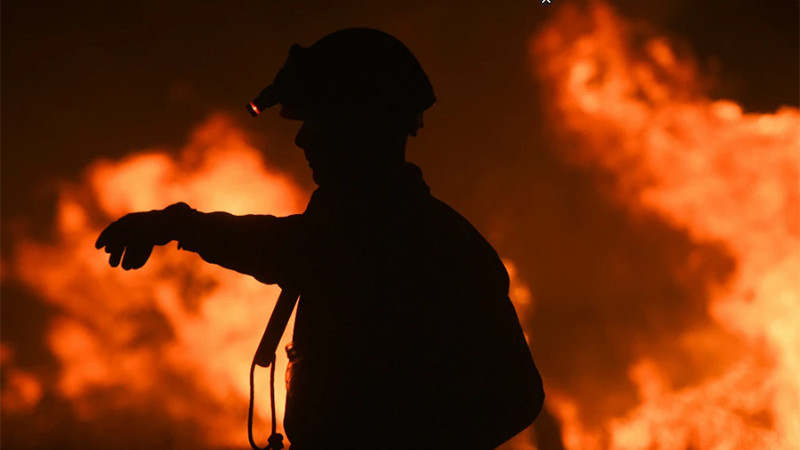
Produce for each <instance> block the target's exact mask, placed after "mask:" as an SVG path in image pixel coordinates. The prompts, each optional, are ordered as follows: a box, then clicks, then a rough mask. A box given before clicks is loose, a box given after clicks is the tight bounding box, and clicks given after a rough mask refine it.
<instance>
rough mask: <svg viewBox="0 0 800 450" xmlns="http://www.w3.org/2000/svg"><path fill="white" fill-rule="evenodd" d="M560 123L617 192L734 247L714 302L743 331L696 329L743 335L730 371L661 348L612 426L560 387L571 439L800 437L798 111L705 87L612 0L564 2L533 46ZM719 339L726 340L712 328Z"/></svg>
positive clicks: (720, 320) (554, 397)
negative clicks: (689, 370)
mask: <svg viewBox="0 0 800 450" xmlns="http://www.w3.org/2000/svg"><path fill="white" fill-rule="evenodd" d="M531 49H532V53H533V55H534V63H533V66H534V71H535V73H536V74H537V76H538V77H539V79H540V80H541V81H542V83H544V85H545V89H544V91H546V92H548V93H549V98H548V99H547V100H548V101H549V102H550V103H551V104H552V106H553V109H552V110H551V112H550V113H551V120H552V123H553V126H554V127H555V128H556V131H557V133H558V134H559V136H560V137H561V138H563V139H564V141H565V142H570V143H571V144H570V145H571V146H572V147H573V148H571V149H570V150H569V151H568V152H567V153H566V154H565V155H564V156H565V157H566V158H568V159H569V160H571V161H573V162H575V163H576V164H579V165H582V166H585V167H592V168H598V169H600V170H602V171H605V172H607V173H610V174H613V176H614V177H613V180H614V181H613V184H612V185H611V186H610V188H611V190H610V193H611V195H612V196H613V197H614V198H615V199H616V200H618V201H620V202H621V203H622V204H624V205H625V206H626V207H627V208H629V210H630V211H631V212H632V213H634V214H636V213H640V212H650V213H656V214H659V215H660V216H662V217H663V220H665V221H667V222H669V223H671V224H672V225H673V226H674V227H676V228H680V229H684V230H686V231H687V232H688V233H689V235H690V236H691V237H692V239H694V240H695V242H698V243H700V242H716V243H722V244H723V245H724V246H725V247H726V249H727V251H728V252H729V253H730V254H731V256H732V257H733V258H735V260H736V268H735V272H734V273H733V275H732V277H731V278H730V279H729V281H728V283H726V284H725V285H722V286H714V287H713V292H714V295H713V296H712V298H711V299H710V300H709V303H708V305H707V308H708V311H709V314H710V316H711V317H712V318H713V319H714V320H715V321H716V322H717V325H719V326H721V327H723V328H724V329H726V330H728V331H730V332H732V333H734V334H735V335H737V336H739V337H740V338H741V341H740V342H736V343H726V342H714V341H713V334H712V333H711V331H710V330H702V329H696V330H692V332H691V333H689V332H687V334H686V335H684V336H678V337H676V339H679V340H681V341H683V342H685V344H686V345H685V349H686V352H693V351H694V349H696V348H703V347H706V348H707V347H708V346H709V345H713V346H716V347H717V348H719V349H720V350H722V349H726V347H728V346H732V345H738V346H740V347H739V348H736V349H735V352H736V353H737V354H739V355H740V356H739V359H738V361H737V362H736V363H735V364H733V365H731V366H730V367H727V368H726V369H725V370H724V371H723V373H722V374H721V375H718V376H716V377H714V378H712V379H706V380H703V381H702V382H699V383H696V384H694V385H691V386H688V387H684V388H679V389H676V388H672V386H673V385H675V384H677V383H673V382H672V381H673V380H669V379H667V375H666V371H665V370H664V369H663V368H662V367H661V366H660V365H659V362H658V361H655V360H651V359H647V358H643V359H642V360H640V361H638V362H636V363H635V364H633V365H632V366H631V367H630V368H629V377H630V379H631V381H632V382H633V383H634V384H635V385H636V386H638V387H639V395H638V397H639V399H640V404H639V406H638V407H636V408H635V409H633V410H631V411H629V412H628V414H627V415H625V416H623V417H608V418H607V420H606V421H605V425H604V427H602V429H596V428H595V427H591V426H588V425H587V424H585V423H583V422H582V419H581V414H580V413H581V409H582V408H591V406H590V405H588V404H581V401H580V399H576V398H570V396H569V393H568V392H553V391H552V390H551V391H550V398H549V399H548V402H549V403H548V404H549V405H550V407H551V408H552V409H553V410H554V411H555V413H556V414H557V416H558V417H559V419H560V420H561V422H562V429H563V438H564V442H565V444H566V445H567V446H568V447H569V448H576V449H589V448H624V449H634V448H662V449H685V448H775V449H779V448H785V449H788V448H796V447H795V446H796V445H797V443H798V442H800V421H798V417H800V378H798V373H800V359H799V358H800V292H799V290H800V286H798V273H800V254H798V248H799V247H798V245H800V232H798V225H799V224H800V220H798V218H799V217H800V215H799V214H800V213H799V212H798V208H800V194H799V193H798V176H799V174H798V170H799V167H800V112H798V110H797V109H794V108H782V109H780V110H778V111H777V112H775V113H773V114H753V113H745V112H743V111H742V109H741V108H740V107H739V106H738V105H737V104H736V103H734V102H732V101H727V100H719V101H714V100H711V99H709V98H707V97H706V96H703V95H702V94H699V93H697V92H695V91H694V89H696V88H695V86H696V85H698V84H699V83H697V80H698V77H697V74H696V70H695V67H694V65H693V64H692V62H691V61H688V60H686V59H682V58H680V57H679V56H678V55H677V54H676V53H675V52H674V51H673V50H672V48H671V47H670V45H669V43H668V42H667V41H666V40H665V39H663V38H661V37H658V36H650V35H646V34H644V33H640V32H639V31H638V30H637V29H635V28H634V27H633V26H631V25H629V24H627V23H626V22H624V21H623V20H621V19H620V18H618V17H617V16H616V15H615V14H614V12H613V11H611V10H610V9H609V8H608V7H605V6H602V5H599V4H592V6H591V7H590V8H589V10H588V12H581V11H579V10H578V9H576V8H570V7H564V8H562V10H561V11H560V13H559V14H558V15H557V16H556V17H555V19H554V20H553V21H552V22H551V23H550V24H549V25H548V26H547V27H545V28H544V29H543V30H542V31H541V32H540V33H539V34H538V35H537V36H536V37H535V38H534V40H533V41H532V43H531ZM709 339H712V341H709Z"/></svg>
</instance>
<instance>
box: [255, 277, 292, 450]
mask: <svg viewBox="0 0 800 450" xmlns="http://www.w3.org/2000/svg"><path fill="white" fill-rule="evenodd" d="M299 296H300V295H299V294H298V293H297V292H295V291H293V290H287V289H284V290H282V291H281V295H280V296H279V297H278V302H277V303H276V304H275V308H274V309H273V310H272V315H271V316H270V318H269V322H268V323H267V329H266V330H264V335H263V336H262V337H261V342H260V343H259V344H258V349H257V350H256V354H255V355H254V356H253V362H252V363H251V364H250V407H249V408H248V412H247V438H248V439H249V440H250V446H251V447H253V450H267V449H269V450H280V449H282V448H283V436H282V435H280V434H278V433H277V431H276V430H277V425H276V421H275V353H276V351H277V349H278V344H279V343H280V341H281V337H282V336H283V332H284V330H286V324H287V323H288V322H289V317H291V315H292V311H293V310H294V305H295V304H297V299H298V297H299ZM257 365H258V366H261V367H268V366H271V367H270V370H269V383H270V385H269V402H270V414H271V416H272V434H271V435H270V437H269V440H268V445H267V446H266V447H259V446H258V444H256V442H255V440H254V439H253V406H254V403H255V387H254V384H253V375H254V373H255V369H256V366H257Z"/></svg>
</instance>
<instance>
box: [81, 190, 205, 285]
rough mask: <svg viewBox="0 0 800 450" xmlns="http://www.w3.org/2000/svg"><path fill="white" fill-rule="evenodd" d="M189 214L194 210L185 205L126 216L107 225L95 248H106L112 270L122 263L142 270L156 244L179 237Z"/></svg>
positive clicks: (180, 204)
mask: <svg viewBox="0 0 800 450" xmlns="http://www.w3.org/2000/svg"><path fill="white" fill-rule="evenodd" d="M189 211H192V208H191V207H189V205H187V204H186V203H183V202H181V203H175V204H174V205H170V206H168V207H166V208H165V209H163V210H153V211H147V212H136V213H131V214H126V215H125V216H123V217H121V218H120V219H118V220H117V221H115V222H113V223H111V225H109V226H107V227H106V229H105V230H103V232H102V233H100V236H99V237H98V238H97V242H96V243H95V244H94V246H95V247H96V248H98V249H101V248H103V247H105V252H106V253H108V254H109V258H108V263H109V264H110V265H111V267H117V266H118V265H119V263H120V261H122V268H123V269H125V270H129V269H138V268H140V267H142V266H143V265H144V264H145V263H146V262H147V259H148V258H150V253H152V251H153V246H154V245H164V244H167V243H168V242H170V241H172V240H174V239H177V238H178V233H179V231H180V227H181V226H182V225H183V222H184V221H185V218H186V216H187V214H186V213H188V212H189ZM123 253H124V255H125V256H124V258H123Z"/></svg>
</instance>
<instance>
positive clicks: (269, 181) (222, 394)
mask: <svg viewBox="0 0 800 450" xmlns="http://www.w3.org/2000/svg"><path fill="white" fill-rule="evenodd" d="M303 197H304V195H303V193H302V192H300V191H299V189H298V188H297V187H295V186H294V184H293V183H292V182H291V181H290V180H289V179H287V178H286V177H284V176H283V175H281V174H278V173H276V172H275V171H274V170H270V169H269V168H268V167H266V166H265V164H264V161H263V160H262V157H261V155H260V153H259V152H258V151H257V150H256V149H255V148H253V147H252V146H251V145H250V144H249V143H248V142H247V140H246V139H245V137H244V135H243V133H242V132H241V131H239V130H238V129H237V128H236V127H235V126H234V125H233V124H232V123H231V122H230V120H228V119H227V118H225V117H224V116H215V117H212V118H211V119H209V120H208V121H206V122H205V123H204V124H202V125H201V126H200V127H198V128H197V129H196V130H195V131H194V133H193V134H192V136H191V139H190V140H189V142H188V144H187V145H186V146H185V147H184V148H183V149H182V150H181V151H180V153H179V154H178V155H177V156H173V155H172V154H171V153H168V152H167V151H165V150H158V149H155V150H145V151H142V152H138V153H134V154H131V155H129V156H127V157H125V158H124V159H122V160H120V161H98V162H96V163H94V164H92V165H91V166H90V167H88V169H87V170H86V176H85V180H83V182H82V183H81V184H77V185H65V186H64V187H63V189H62V190H61V192H60V198H59V201H58V204H57V216H56V228H57V229H56V230H55V233H56V234H55V241H54V242H53V243H52V244H45V243H41V242H37V241H34V240H32V239H29V238H23V239H21V241H20V242H19V243H18V246H17V248H16V255H15V256H16V258H15V265H16V268H15V269H16V274H17V276H19V278H20V279H21V281H23V282H24V283H25V284H27V285H28V286H30V287H31V288H33V289H34V290H35V291H36V292H37V293H38V294H39V295H40V296H41V297H43V298H44V299H45V300H46V301H48V302H49V303H51V304H53V305H56V306H57V307H59V308H60V309H61V310H62V311H63V314H61V315H60V316H59V317H58V318H56V319H55V320H54V321H53V322H52V323H51V324H50V325H49V328H48V330H47V336H46V342H47V344H48V346H49V348H50V350H51V351H52V353H53V354H54V355H55V357H56V358H57V360H58V361H59V362H60V363H61V371H60V373H59V375H58V378H57V393H58V395H60V396H62V397H64V398H67V399H70V401H71V403H72V404H73V405H74V406H75V408H76V411H77V413H78V414H79V415H80V416H81V419H82V420H87V421H91V420H93V419H94V418H97V417H99V416H102V415H104V414H109V413H113V412H116V411H119V410H122V409H126V408H129V409H136V410H140V411H148V410H149V409H148V408H153V405H157V408H158V409H159V410H161V411H166V413H167V414H168V415H169V416H170V417H172V418H173V419H175V420H179V421H188V422H190V423H194V424H195V425H196V427H195V428H196V429H197V430H202V431H199V432H205V433H206V435H205V436H203V439H204V442H206V443H208V445H209V446H214V445H242V444H243V443H245V442H247V440H246V439H247V438H246V434H245V433H246V429H245V424H246V411H247V409H246V408H247V395H248V382H247V380H248V369H249V364H250V360H251V358H252V355H253V352H254V351H255V349H256V345H257V343H258V339H259V338H260V336H261V333H262V332H263V327H264V326H265V325H266V322H267V319H268V317H269V313H270V311H271V308H272V306H273V304H274V301H275V299H276V298H277V295H278V288H277V287H275V286H266V285H263V284H260V283H258V282H257V281H255V280H254V279H252V278H250V277H247V276H243V275H240V274H237V273H235V272H230V271H227V270H225V269H222V268H220V267H217V266H212V265H209V264H207V263H205V262H203V261H202V260H201V259H200V258H199V257H197V256H196V255H194V254H190V253H186V252H179V251H177V250H176V249H175V248H174V244H172V245H171V246H170V248H161V249H156V251H154V253H153V256H152V257H151V259H150V261H148V263H147V265H146V266H145V267H144V268H142V269H140V270H139V271H135V272H124V271H122V270H120V269H112V268H111V267H109V266H108V264H107V256H106V255H105V254H104V253H102V252H99V251H97V250H95V249H94V246H93V243H94V240H95V239H96V238H97V235H98V234H99V232H100V230H102V228H103V227H104V226H105V225H107V224H108V223H109V222H110V221H111V220H113V219H116V218H118V217H120V216H121V215H124V214H126V213H128V212H131V211H140V210H150V209H160V208H163V207H165V206H167V205H169V204H171V203H174V202H178V201H186V202H187V203H189V204H190V205H192V206H193V207H195V208H197V209H199V210H203V211H214V210H225V211H229V212H232V213H235V214H242V213H270V214H275V215H287V214H291V213H297V212H300V211H302V200H303ZM289 327H291V323H290V325H289ZM290 334H291V333H290V332H287V333H286V336H285V339H284V343H283V344H284V345H285V343H286V338H288V337H289V335H290ZM285 366H286V360H285V355H284V354H282V353H279V361H278V367H277V370H278V371H279V373H280V371H282V370H285ZM262 372H264V373H260V374H259V376H258V377H257V383H258V387H257V395H258V396H259V397H258V400H257V404H258V410H259V411H258V412H259V413H260V419H261V422H260V425H259V429H258V430H257V436H262V435H263V434H264V433H261V432H259V430H260V431H262V432H263V431H264V430H265V429H266V426H265V425H264V422H263V421H264V420H265V419H266V414H267V411H268V409H267V400H266V399H267V392H268V391H267V384H266V383H265V381H266V380H267V376H266V371H262ZM10 375H11V376H13V380H12V382H11V383H10V386H12V388H14V392H16V393H17V394H16V395H14V396H10V397H9V396H7V395H6V392H4V395H3V397H4V408H6V406H9V407H14V408H23V407H27V406H28V405H32V404H35V402H36V401H37V400H38V397H39V396H40V391H41V389H40V388H38V387H37V384H36V381H35V380H33V381H32V380H31V379H30V377H27V378H26V377H25V375H24V374H22V373H16V372H14V373H11V374H10ZM7 384H9V383H7ZM276 391H277V403H278V405H280V411H279V417H281V418H282V416H283V413H282V409H283V399H284V398H285V389H284V386H283V385H282V383H278V385H277V386H276ZM98 392H101V393H104V394H105V395H103V396H100V397H98V395H97V393H98ZM6 400H8V402H6ZM7 403H9V404H7Z"/></svg>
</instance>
